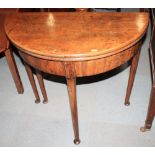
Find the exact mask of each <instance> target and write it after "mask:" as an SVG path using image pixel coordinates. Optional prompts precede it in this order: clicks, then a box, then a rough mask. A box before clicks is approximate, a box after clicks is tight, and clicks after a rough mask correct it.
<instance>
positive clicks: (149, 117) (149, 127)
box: [140, 86, 155, 132]
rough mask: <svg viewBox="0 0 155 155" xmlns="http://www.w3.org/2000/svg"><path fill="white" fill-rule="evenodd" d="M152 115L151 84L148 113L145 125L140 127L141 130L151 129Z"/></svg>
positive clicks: (154, 109)
mask: <svg viewBox="0 0 155 155" xmlns="http://www.w3.org/2000/svg"><path fill="white" fill-rule="evenodd" d="M154 116H155V87H154V86H153V87H152V90H151V95H150V103H149V107H148V113H147V117H146V121H145V125H144V127H141V128H140V130H141V131H142V132H145V131H148V130H150V129H151V126H152V122H153V119H154Z"/></svg>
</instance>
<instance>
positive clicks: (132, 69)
mask: <svg viewBox="0 0 155 155" xmlns="http://www.w3.org/2000/svg"><path fill="white" fill-rule="evenodd" d="M139 56H140V49H139V51H138V52H137V53H136V55H135V56H134V57H133V59H132V62H131V67H130V74H129V80H128V87H127V92H126V97H125V105H126V106H128V105H130V102H129V98H130V95H131V90H132V87H133V83H134V79H135V74H136V70H137V66H138V61H139Z"/></svg>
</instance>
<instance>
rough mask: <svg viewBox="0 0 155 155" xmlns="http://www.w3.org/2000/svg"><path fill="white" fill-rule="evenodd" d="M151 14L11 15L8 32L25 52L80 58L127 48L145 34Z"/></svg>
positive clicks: (96, 56) (79, 13)
mask: <svg viewBox="0 0 155 155" xmlns="http://www.w3.org/2000/svg"><path fill="white" fill-rule="evenodd" d="M148 23H149V15H148V13H142V12H134V13H133V12H132V13H125V12H122V13H115V12H113V13H103V12H102V13H98V12H72V13H71V12H54V13H15V14H11V15H8V17H7V18H6V21H5V31H6V34H7V36H8V38H9V39H10V41H11V42H12V43H13V44H14V45H15V46H17V47H18V48H19V49H20V50H22V51H23V52H26V53H28V54H30V55H33V56H36V57H41V58H45V59H51V60H62V61H66V60H67V61H77V60H91V59H96V58H100V57H106V56H109V55H113V54H116V53H118V52H120V51H122V50H125V49H127V48H129V47H131V46H132V45H134V44H135V43H136V42H138V41H139V40H140V39H141V38H142V37H143V35H144V33H145V31H146V29H147V26H148Z"/></svg>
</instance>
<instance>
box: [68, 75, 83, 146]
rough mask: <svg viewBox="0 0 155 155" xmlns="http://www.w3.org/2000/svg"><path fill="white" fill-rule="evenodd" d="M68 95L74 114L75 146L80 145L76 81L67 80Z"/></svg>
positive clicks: (73, 79)
mask: <svg viewBox="0 0 155 155" xmlns="http://www.w3.org/2000/svg"><path fill="white" fill-rule="evenodd" d="M67 86H68V94H69V100H70V108H71V114H72V122H73V129H74V136H75V139H74V144H79V143H80V139H79V127H78V112H77V100H76V79H75V78H67Z"/></svg>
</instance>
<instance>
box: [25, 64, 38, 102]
mask: <svg viewBox="0 0 155 155" xmlns="http://www.w3.org/2000/svg"><path fill="white" fill-rule="evenodd" d="M25 69H26V72H27V75H28V78H29V81H30V83H31V86H32V89H33V92H34V95H35V97H36V100H35V103H39V102H40V97H39V94H38V90H37V86H36V83H35V80H34V77H33V73H32V70H31V67H30V66H29V65H28V64H26V63H25Z"/></svg>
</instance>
